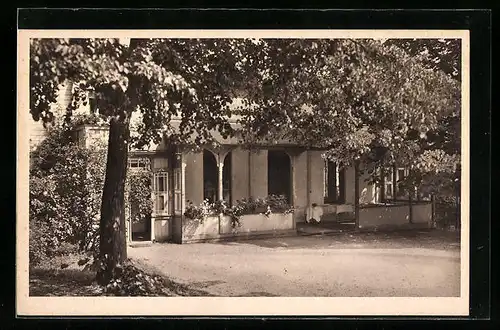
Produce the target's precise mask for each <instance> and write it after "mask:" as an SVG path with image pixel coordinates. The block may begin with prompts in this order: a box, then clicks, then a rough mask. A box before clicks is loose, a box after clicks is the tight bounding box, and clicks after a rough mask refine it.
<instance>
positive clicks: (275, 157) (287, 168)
mask: <svg viewBox="0 0 500 330" xmlns="http://www.w3.org/2000/svg"><path fill="white" fill-rule="evenodd" d="M290 173H291V163H290V157H289V156H288V154H287V153H286V152H284V151H275V150H270V151H268V154H267V191H268V194H269V195H283V196H285V198H286V199H287V201H288V203H289V204H292V198H291V195H292V194H291V190H292V184H291V177H290Z"/></svg>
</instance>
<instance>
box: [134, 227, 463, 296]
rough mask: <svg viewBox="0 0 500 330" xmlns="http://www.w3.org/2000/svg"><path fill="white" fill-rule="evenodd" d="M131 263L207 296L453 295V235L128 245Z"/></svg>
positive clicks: (456, 265)
mask: <svg viewBox="0 0 500 330" xmlns="http://www.w3.org/2000/svg"><path fill="white" fill-rule="evenodd" d="M128 254H129V257H130V258H131V259H132V260H133V261H134V262H136V263H137V264H138V265H140V266H142V267H144V268H146V269H148V270H150V271H154V272H158V273H160V274H161V275H164V276H166V277H168V278H170V279H172V280H174V281H176V282H179V283H180V284H184V285H186V286H188V287H190V288H192V289H193V290H202V291H204V292H205V294H206V295H212V296H289V297H290V296H318V297H320V296H322V297H349V296H350V297H367V296H372V297H374V296H375V297H387V296H398V297H411V296H423V297H432V296H433V297H438V296H439V297H443V296H459V295H460V245H459V238H458V237H457V235H456V234H453V233H443V232H434V231H431V232H428V231H427V232H426V231H423V232H414V231H412V232H407V233H390V234H383V233H352V234H337V235H329V236H326V235H325V236H298V237H288V238H271V239H255V240H251V241H239V242H225V243H196V244H184V245H177V244H153V245H150V246H142V247H135V248H129V252H128Z"/></svg>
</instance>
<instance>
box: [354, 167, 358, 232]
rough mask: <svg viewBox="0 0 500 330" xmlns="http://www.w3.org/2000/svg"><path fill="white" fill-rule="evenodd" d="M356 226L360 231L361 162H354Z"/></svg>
mask: <svg viewBox="0 0 500 330" xmlns="http://www.w3.org/2000/svg"><path fill="white" fill-rule="evenodd" d="M354 225H355V229H356V230H359V161H358V160H356V161H355V162H354Z"/></svg>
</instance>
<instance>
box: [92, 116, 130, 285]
mask: <svg viewBox="0 0 500 330" xmlns="http://www.w3.org/2000/svg"><path fill="white" fill-rule="evenodd" d="M129 137H130V116H129V114H128V113H126V112H123V113H122V114H120V115H119V116H116V117H112V118H111V120H110V127H109V144H108V156H107V164H106V179H105V181H104V190H103V195H102V204H101V221H100V246H99V248H100V250H99V253H100V261H101V263H102V264H101V267H100V270H99V272H98V274H97V281H98V282H99V284H101V285H105V284H107V283H109V281H110V280H111V279H112V278H113V275H114V271H115V269H116V266H117V265H119V264H121V263H123V262H124V261H125V260H126V259H127V242H126V229H125V205H124V200H125V199H124V193H125V179H126V177H127V167H128V166H127V158H128V141H129Z"/></svg>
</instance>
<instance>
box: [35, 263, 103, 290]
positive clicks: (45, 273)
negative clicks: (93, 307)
mask: <svg viewBox="0 0 500 330" xmlns="http://www.w3.org/2000/svg"><path fill="white" fill-rule="evenodd" d="M29 277H30V280H29V295H30V296H84V297H85V296H87V297H88V296H100V295H102V290H101V288H100V287H99V286H98V285H97V283H95V281H94V279H95V273H93V272H87V271H81V270H79V269H61V270H53V269H30V274H29Z"/></svg>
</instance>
